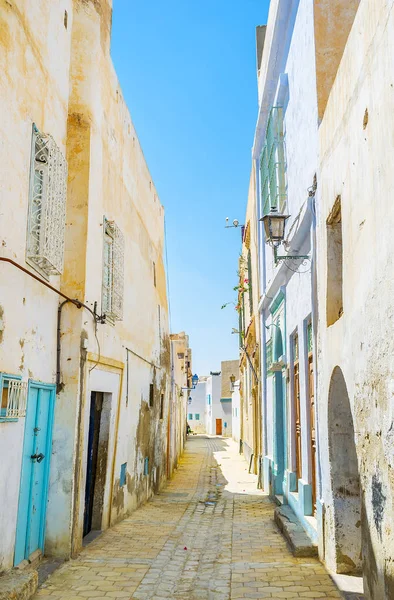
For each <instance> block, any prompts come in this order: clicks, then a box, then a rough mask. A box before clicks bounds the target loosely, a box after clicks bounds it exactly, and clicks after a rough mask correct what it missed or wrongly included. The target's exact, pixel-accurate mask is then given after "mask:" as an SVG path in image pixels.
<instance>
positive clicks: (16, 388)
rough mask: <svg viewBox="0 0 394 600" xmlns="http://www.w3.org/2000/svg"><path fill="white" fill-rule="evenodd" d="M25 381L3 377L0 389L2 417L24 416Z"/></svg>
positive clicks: (14, 417)
mask: <svg viewBox="0 0 394 600" xmlns="http://www.w3.org/2000/svg"><path fill="white" fill-rule="evenodd" d="M27 387H28V383H27V381H20V380H19V379H9V380H4V379H3V389H2V407H3V402H4V401H5V402H4V404H5V406H4V410H3V409H2V411H1V412H2V415H1V416H2V417H3V418H6V419H17V418H19V417H25V416H26V401H27Z"/></svg>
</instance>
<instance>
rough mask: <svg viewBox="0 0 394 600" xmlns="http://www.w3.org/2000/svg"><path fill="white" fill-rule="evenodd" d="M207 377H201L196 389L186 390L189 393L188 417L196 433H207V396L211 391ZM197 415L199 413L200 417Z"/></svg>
mask: <svg viewBox="0 0 394 600" xmlns="http://www.w3.org/2000/svg"><path fill="white" fill-rule="evenodd" d="M207 379H208V378H206V377H200V379H199V382H198V384H197V386H196V389H195V390H190V392H186V393H187V394H188V401H187V415H186V417H187V422H188V423H189V425H190V427H191V429H192V431H193V432H194V433H207V426H206V397H207V393H209V392H208V387H209V385H208V381H207ZM190 398H191V402H190ZM190 415H191V417H192V418H190ZM196 415H199V418H198V419H196Z"/></svg>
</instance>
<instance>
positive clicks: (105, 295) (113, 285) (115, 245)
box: [102, 219, 124, 323]
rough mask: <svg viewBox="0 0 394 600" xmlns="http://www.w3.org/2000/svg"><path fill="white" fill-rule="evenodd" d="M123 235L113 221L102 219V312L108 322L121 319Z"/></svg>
mask: <svg viewBox="0 0 394 600" xmlns="http://www.w3.org/2000/svg"><path fill="white" fill-rule="evenodd" d="M123 294H124V237H123V234H122V232H121V231H120V229H119V227H118V226H117V225H116V223H114V222H113V221H107V220H106V219H104V253H103V284H102V312H103V313H104V314H105V315H106V317H107V320H108V321H109V322H110V323H115V321H121V320H122V319H123Z"/></svg>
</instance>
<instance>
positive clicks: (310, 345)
mask: <svg viewBox="0 0 394 600" xmlns="http://www.w3.org/2000/svg"><path fill="white" fill-rule="evenodd" d="M306 342H307V350H308V354H310V353H311V352H313V333H312V321H309V322H308V325H307V326H306Z"/></svg>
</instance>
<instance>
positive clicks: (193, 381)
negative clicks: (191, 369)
mask: <svg viewBox="0 0 394 600" xmlns="http://www.w3.org/2000/svg"><path fill="white" fill-rule="evenodd" d="M197 384H198V375H196V374H194V375H193V376H192V387H191V388H189V387H183V388H181V390H187V391H188V392H190V391H191V390H195V389H196V386H197Z"/></svg>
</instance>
